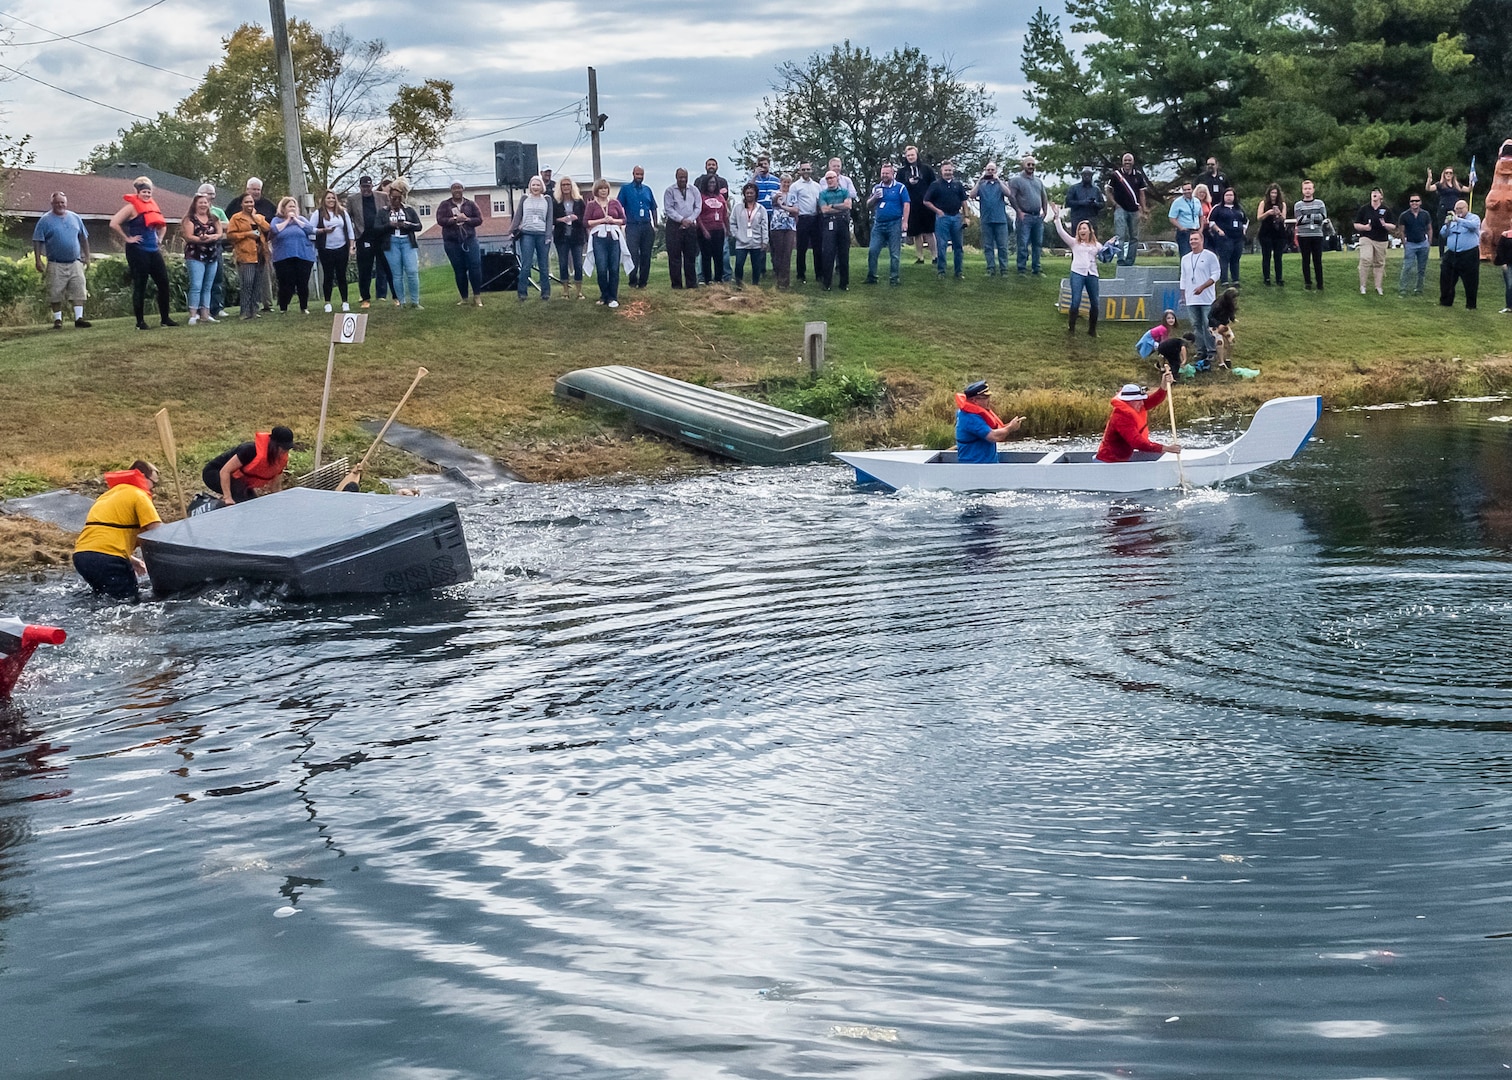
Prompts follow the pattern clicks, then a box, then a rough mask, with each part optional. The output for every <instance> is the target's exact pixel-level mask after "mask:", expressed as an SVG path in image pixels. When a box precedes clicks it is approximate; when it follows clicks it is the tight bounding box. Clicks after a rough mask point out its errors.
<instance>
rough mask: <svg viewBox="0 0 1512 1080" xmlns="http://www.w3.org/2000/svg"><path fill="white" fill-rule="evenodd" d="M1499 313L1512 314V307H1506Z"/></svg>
mask: <svg viewBox="0 0 1512 1080" xmlns="http://www.w3.org/2000/svg"><path fill="white" fill-rule="evenodd" d="M1497 314H1498V315H1512V307H1504V308H1502V309H1501V310H1500V311H1498V312H1497Z"/></svg>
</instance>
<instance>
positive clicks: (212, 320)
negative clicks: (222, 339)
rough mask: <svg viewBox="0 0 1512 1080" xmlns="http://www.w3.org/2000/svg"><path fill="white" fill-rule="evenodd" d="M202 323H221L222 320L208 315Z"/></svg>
mask: <svg viewBox="0 0 1512 1080" xmlns="http://www.w3.org/2000/svg"><path fill="white" fill-rule="evenodd" d="M200 322H220V320H219V319H217V318H215V317H214V316H213V315H206V316H205V317H204V318H203V319H201V320H200Z"/></svg>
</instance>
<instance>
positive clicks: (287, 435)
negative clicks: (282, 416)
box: [268, 424, 294, 447]
mask: <svg viewBox="0 0 1512 1080" xmlns="http://www.w3.org/2000/svg"><path fill="white" fill-rule="evenodd" d="M268 436H269V441H270V442H272V443H274V444H275V445H277V446H283V447H291V446H293V445H294V433H293V432H292V431H290V430H289V429H288V428H286V427H284V426H283V425H281V424H280V425H279V426H278V427H276V428H274V429H273V430H272V431H270V432H268Z"/></svg>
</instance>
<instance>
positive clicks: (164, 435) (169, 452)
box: [153, 407, 178, 470]
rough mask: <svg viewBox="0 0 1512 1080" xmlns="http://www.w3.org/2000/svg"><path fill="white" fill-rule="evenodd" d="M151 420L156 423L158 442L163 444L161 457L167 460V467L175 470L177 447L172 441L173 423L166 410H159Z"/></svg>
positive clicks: (176, 465)
mask: <svg viewBox="0 0 1512 1080" xmlns="http://www.w3.org/2000/svg"><path fill="white" fill-rule="evenodd" d="M153 419H154V420H156V421H157V429H158V441H159V442H161V443H162V444H163V456H164V457H166V458H167V459H168V465H169V466H170V467H171V468H173V469H174V470H177V469H178V445H177V444H176V443H175V442H174V441H173V423H172V422H171V421H170V420H169V419H168V409H167V408H166V407H164V408H161V409H159V410H158V411H157V413H156V415H154V416H153Z"/></svg>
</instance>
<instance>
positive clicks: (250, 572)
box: [140, 488, 472, 597]
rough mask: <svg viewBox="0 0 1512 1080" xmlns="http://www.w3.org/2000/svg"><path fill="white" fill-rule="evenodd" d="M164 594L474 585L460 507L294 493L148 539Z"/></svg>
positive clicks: (156, 584)
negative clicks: (223, 587) (209, 588)
mask: <svg viewBox="0 0 1512 1080" xmlns="http://www.w3.org/2000/svg"><path fill="white" fill-rule="evenodd" d="M140 542H141V545H142V561H143V562H145V563H146V564H147V575H148V576H149V577H150V578H151V579H152V588H153V591H154V592H156V593H159V594H172V593H179V592H187V591H191V590H194V589H198V588H201V587H203V586H205V585H210V584H214V583H217V582H226V581H250V582H272V583H275V584H278V585H281V586H283V587H285V588H286V589H287V590H288V592H289V594H290V595H292V596H298V597H314V596H335V595H340V594H343V593H409V592H424V591H425V590H427V589H438V588H441V587H442V586H445V585H455V584H457V583H458V582H462V581H471V580H472V559H471V557H470V556H469V555H468V552H467V541H466V539H465V538H464V537H463V535H462V520H461V518H460V517H459V516H458V515H457V504H456V503H454V502H452V501H451V500H450V499H427V498H411V497H407V496H402V495H364V494H360V493H357V492H343V491H317V490H315V489H313V488H293V489H292V490H289V491H282V492H279V493H277V494H274V495H264V496H262V497H260V498H256V499H252V500H250V501H248V502H244V503H238V504H237V505H235V506H227V507H224V508H223V509H220V510H217V511H215V512H214V513H211V514H200V515H197V516H194V517H188V518H185V519H184V520H182V521H173V522H169V523H168V524H166V525H161V526H159V527H158V528H156V529H153V530H152V531H151V532H145V533H142V535H141V538H140Z"/></svg>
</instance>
